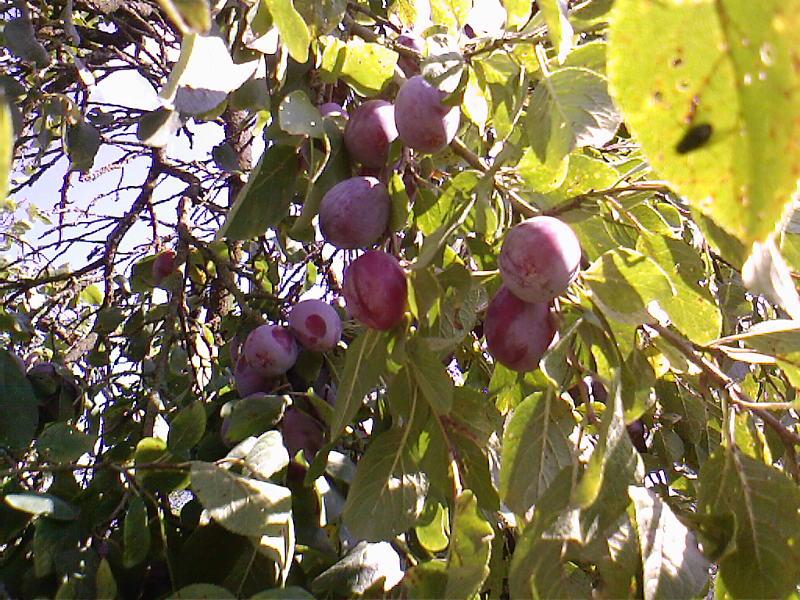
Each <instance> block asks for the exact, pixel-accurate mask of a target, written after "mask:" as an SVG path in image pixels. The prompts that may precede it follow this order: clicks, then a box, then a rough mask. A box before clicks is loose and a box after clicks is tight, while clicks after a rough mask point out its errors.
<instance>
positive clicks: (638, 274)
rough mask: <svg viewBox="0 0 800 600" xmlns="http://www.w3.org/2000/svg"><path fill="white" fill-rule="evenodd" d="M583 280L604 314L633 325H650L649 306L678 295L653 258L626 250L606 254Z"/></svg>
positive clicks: (587, 272) (591, 267) (595, 263)
mask: <svg viewBox="0 0 800 600" xmlns="http://www.w3.org/2000/svg"><path fill="white" fill-rule="evenodd" d="M583 279H584V281H585V282H586V284H587V285H588V286H589V288H590V289H591V291H592V295H593V298H594V300H595V301H596V302H597V303H598V304H599V305H600V306H601V307H602V309H603V311H604V312H607V313H608V314H609V315H610V316H612V317H614V318H615V319H617V320H618V321H622V322H623V323H630V324H633V325H640V324H642V323H648V322H651V321H652V317H650V315H649V313H648V310H647V309H648V305H649V304H650V303H651V302H652V301H654V300H658V301H660V300H663V299H669V298H672V296H674V294H675V291H674V289H673V287H672V283H671V282H670V280H669V278H668V277H667V275H666V274H665V273H664V270H663V269H662V268H661V267H660V266H659V265H658V264H657V263H656V262H655V261H654V260H653V259H651V258H648V257H646V256H644V255H643V254H640V253H639V252H635V251H633V250H629V249H627V248H619V249H618V250H611V251H609V252H606V253H605V254H603V255H602V256H601V257H600V258H598V259H597V260H596V261H595V262H594V263H592V265H591V266H590V267H589V269H587V270H586V271H585V272H584V273H583Z"/></svg>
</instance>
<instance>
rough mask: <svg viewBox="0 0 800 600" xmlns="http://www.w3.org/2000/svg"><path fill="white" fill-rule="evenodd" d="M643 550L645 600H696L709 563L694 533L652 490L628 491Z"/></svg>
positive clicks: (632, 488) (631, 489)
mask: <svg viewBox="0 0 800 600" xmlns="http://www.w3.org/2000/svg"><path fill="white" fill-rule="evenodd" d="M628 494H629V495H630V497H631V500H633V507H634V510H635V513H636V526H637V530H638V533H639V543H640V545H641V548H642V563H643V570H644V577H643V581H644V597H645V600H650V599H654V598H695V597H696V596H697V595H698V594H699V593H700V592H701V591H702V589H703V586H705V584H706V582H707V581H708V567H709V562H708V560H706V557H705V556H703V554H702V553H701V552H700V549H699V548H698V547H697V540H696V539H695V536H694V533H692V532H691V531H690V530H689V529H687V527H686V526H685V525H684V524H683V523H681V522H680V521H679V520H678V518H677V517H676V516H675V514H674V513H673V512H672V509H671V508H670V507H669V505H667V504H665V503H664V502H663V501H662V500H661V499H660V498H659V497H658V495H657V494H656V493H655V492H653V491H652V490H648V489H645V488H642V487H631V488H629V489H628Z"/></svg>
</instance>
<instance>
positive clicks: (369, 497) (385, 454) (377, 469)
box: [342, 429, 428, 541]
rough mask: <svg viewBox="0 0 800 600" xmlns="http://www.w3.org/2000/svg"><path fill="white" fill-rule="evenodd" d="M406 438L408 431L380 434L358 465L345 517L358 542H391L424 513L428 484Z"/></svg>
mask: <svg viewBox="0 0 800 600" xmlns="http://www.w3.org/2000/svg"><path fill="white" fill-rule="evenodd" d="M407 437H408V429H405V430H392V431H388V432H384V433H381V434H379V435H378V436H376V437H375V438H374V439H373V440H372V442H371V443H370V445H369V447H368V448H367V451H366V453H365V454H364V456H363V457H362V459H361V460H360V461H359V463H358V469H357V470H356V476H355V478H354V479H353V483H352V484H351V486H350V491H349V492H348V494H347V501H346V502H345V505H344V512H343V514H342V520H343V523H344V524H345V525H346V526H347V528H348V529H349V531H350V533H351V534H352V535H354V536H355V537H356V538H358V539H365V540H368V541H379V540H389V539H391V538H393V537H394V536H395V535H397V534H399V533H402V532H403V531H405V530H406V529H408V528H410V527H413V526H414V525H415V524H416V523H417V520H418V519H419V516H420V514H421V513H422V508H423V504H424V501H425V494H426V493H427V489H428V481H427V477H426V476H425V474H424V473H422V472H421V471H420V470H419V468H418V466H417V465H416V464H415V462H414V461H413V459H412V458H411V456H410V454H409V450H408V447H407Z"/></svg>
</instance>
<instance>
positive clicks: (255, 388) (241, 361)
mask: <svg viewBox="0 0 800 600" xmlns="http://www.w3.org/2000/svg"><path fill="white" fill-rule="evenodd" d="M233 379H234V382H235V383H236V391H238V392H239V396H240V397H242V398H246V397H247V396H252V395H253V394H258V393H261V392H263V393H266V392H269V391H270V390H271V389H272V388H273V381H272V380H271V379H270V378H269V377H266V376H264V375H262V374H261V373H260V372H259V371H257V370H256V369H254V368H253V367H252V366H250V363H248V362H247V360H246V359H245V357H244V355H243V354H242V355H241V356H239V358H238V360H237V361H236V367H235V368H234V370H233Z"/></svg>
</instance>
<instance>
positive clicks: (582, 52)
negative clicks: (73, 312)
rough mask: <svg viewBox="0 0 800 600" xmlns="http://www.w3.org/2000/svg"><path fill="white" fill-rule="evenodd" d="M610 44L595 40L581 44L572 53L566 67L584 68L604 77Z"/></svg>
mask: <svg viewBox="0 0 800 600" xmlns="http://www.w3.org/2000/svg"><path fill="white" fill-rule="evenodd" d="M607 48H608V44H607V43H606V42H605V41H603V40H593V41H591V42H589V43H588V44H581V45H580V46H578V47H576V48H575V49H573V51H572V52H570V54H569V56H568V57H567V59H566V60H565V61H564V63H563V66H564V67H583V68H585V69H589V70H590V71H594V72H595V73H600V74H601V75H604V74H605V72H606V51H607Z"/></svg>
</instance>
